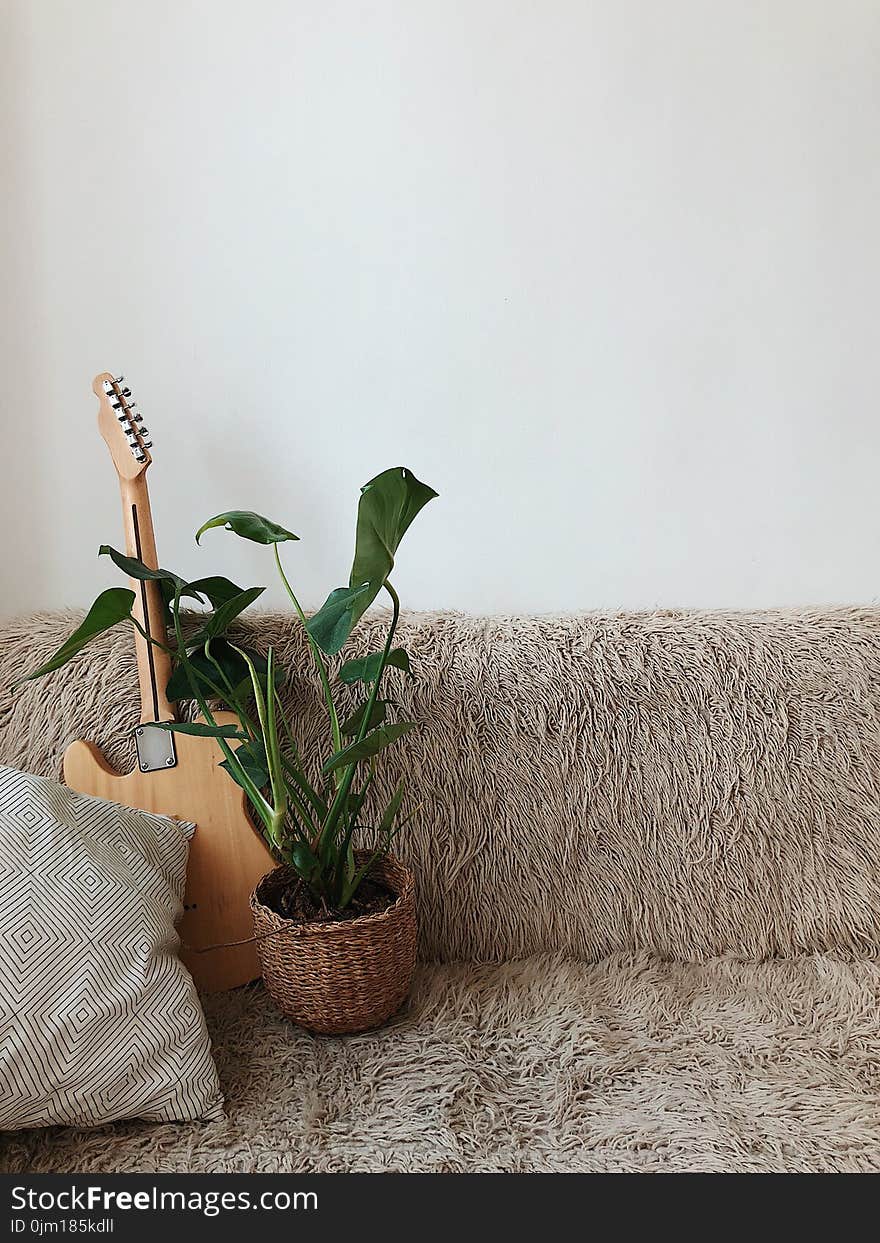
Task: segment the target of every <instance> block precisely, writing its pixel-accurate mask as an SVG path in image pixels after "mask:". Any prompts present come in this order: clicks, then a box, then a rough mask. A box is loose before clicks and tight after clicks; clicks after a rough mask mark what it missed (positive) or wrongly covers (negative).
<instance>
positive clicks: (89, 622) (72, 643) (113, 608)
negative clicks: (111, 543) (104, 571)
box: [22, 587, 134, 682]
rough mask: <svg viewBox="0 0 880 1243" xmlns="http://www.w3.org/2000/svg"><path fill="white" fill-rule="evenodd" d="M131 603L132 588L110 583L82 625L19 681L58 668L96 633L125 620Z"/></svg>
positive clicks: (132, 596)
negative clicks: (115, 585) (111, 585)
mask: <svg viewBox="0 0 880 1243" xmlns="http://www.w3.org/2000/svg"><path fill="white" fill-rule="evenodd" d="M133 604H134V592H133V591H129V590H128V588H127V587H110V588H108V589H107V591H102V592H101V594H100V595H99V596H98V598H97V600H96V601H95V603H94V604H93V605H92V607H91V608H90V609H89V611H88V613H87V614H86V616H85V620H84V621H83V623H82V625H81V626H78V627H77V628H76V630H74V632H73V634H72V635H71V636H70V638H68V639H65V641H64V642H63V643H62V644H61V646H60V647H59V649H58V651H57V652H55V654H54V655H53V656H51V657H50V658H49V659H48V660H47V661H46V663H45V664H43V665H40V667H39V669H35V670H34V671H33V673H29V674H27V675H26V676H25V677H24V678H22V681H23V682H29V681H30V680H31V679H32V678H41V677H43V675H44V674H46V673H51V672H52V671H53V669H60V668H61V666H62V665H66V664H67V662H68V661H69V660H70V658H71V657H72V656H75V655H76V654H77V652H81V651H82V649H83V648H84V647H85V646H86V644H87V643H89V642H91V640H92V639H94V638H95V637H96V636H97V635H99V634H103V633H104V632H105V631H106V630H110V629H111V628H112V627H113V626H116V625H118V624H119V622H121V621H126V620H128V618H130V617H131V608H132V605H133Z"/></svg>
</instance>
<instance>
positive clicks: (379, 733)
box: [24, 467, 437, 911]
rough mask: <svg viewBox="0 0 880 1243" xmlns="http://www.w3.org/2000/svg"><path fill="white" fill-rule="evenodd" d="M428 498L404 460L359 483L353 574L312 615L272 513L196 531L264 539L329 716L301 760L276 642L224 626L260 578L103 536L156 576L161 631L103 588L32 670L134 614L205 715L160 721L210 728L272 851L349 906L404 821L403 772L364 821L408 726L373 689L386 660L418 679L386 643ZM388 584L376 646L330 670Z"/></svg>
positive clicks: (229, 518) (124, 566) (130, 597)
mask: <svg viewBox="0 0 880 1243" xmlns="http://www.w3.org/2000/svg"><path fill="white" fill-rule="evenodd" d="M436 495H437V493H436V492H435V491H434V490H433V488H430V487H428V486H427V484H424V483H421V482H420V481H419V480H418V479H416V477H415V476H414V475H413V474H412V472H411V471H409V470H407V469H406V468H405V467H393V468H392V469H391V470H386V471H383V472H382V474H380V475H377V476H376V477H375V479H371V480H370V482H369V483H368V484H366V485H365V486H364V487H363V488H362V489H361V497H360V502H359V505H358V516H357V530H356V536H355V551H354V559H353V561H352V567H351V574H350V576H349V581H348V584H347V586H343V587H337V588H336V589H334V590H333V591H331V592H330V594H329V595H328V597H327V599H326V601H325V602H324V604H323V605H322V607H321V608H320V609H319V610H318V612H317V613H315V614H314V615H313V616H312V617H311V618H308V617H307V616H306V614H305V613H304V611H303V609H302V608H301V606H300V603H299V600H298V599H297V596H296V594H295V592H294V590H293V587H292V586H291V583H290V580H289V579H288V576H287V574H286V572H285V569H284V566H283V564H282V561H281V554H280V552H279V547H280V545H281V544H283V543H287V542H290V541H293V540H297V539H298V536H296V535H294V534H293V533H292V532H291V531H289V530H287V528H286V527H283V526H280V525H279V524H278V523H276V522H272V521H270V520H269V519H268V518H264V517H261V516H260V515H259V514H255V513H251V512H247V511H242V510H229V511H227V512H226V513H222V514H218V515H217V517H215V518H211V519H209V520H208V521H207V522H205V523H203V524H202V525H201V527H200V528H199V530H198V532H197V535H196V542H197V543H199V542H200V540H201V537H202V536H203V535H204V534H205V532H206V531H210V530H213V529H215V528H223V529H225V530H227V531H232V532H234V533H235V534H236V535H238V536H239V537H241V538H242V539H247V540H251V541H252V542H254V543H257V544H263V545H271V547H272V552H273V556H274V561H275V566H276V569H277V572H278V574H279V576H280V579H281V583H282V585H283V587H284V590H285V591H286V593H287V595H288V598H289V599H290V602H291V604H292V606H293V609H294V612H295V614H296V618H297V623H298V624H299V625H301V626H302V627H303V628H304V631H305V635H306V638H307V641H308V646H309V651H310V655H311V659H312V661H313V662H314V665H315V668H316V670H317V673H318V678H319V681H320V684H321V692H322V698H323V704H324V709H325V712H326V717H327V744H326V745H327V750H326V752H325V753H323V754H319V755H316V756H311V757H308V759H306V758H305V757H303V756H302V755H301V754H300V750H299V748H298V746H297V743H296V741H295V739H294V735H293V732H292V729H291V724H290V721H289V718H288V716H287V714H286V712H285V709H284V705H283V702H282V697H281V694H280V690H281V687H282V685H283V680H284V673H283V670H282V669H281V668H280V666H279V664H278V661H277V659H276V654H275V650H274V648H273V647H272V646H269V647H268V649H267V650H266V652H265V653H258V652H255V651H253V650H251V649H250V648H248V647H246V646H245V645H244V644H242V643H239V642H236V641H235V639H234V638H232V637H230V634H229V628H230V626H231V625H232V624H233V623H234V622H235V621H236V620H237V619H238V618H239V617H240V616H241V614H242V613H243V612H244V610H245V609H247V608H248V607H249V606H250V605H251V604H252V603H253V602H254V600H256V599H257V598H258V596H259V595H260V594H261V593H262V591H263V590H264V589H263V588H262V587H251V588H248V589H246V590H244V589H242V588H241V587H238V586H236V584H235V583H232V582H230V580H229V579H227V578H223V577H219V576H214V577H209V578H200V579H195V580H193V581H189V582H188V581H186V580H185V579H183V578H182V577H180V576H179V575H177V574H174V573H172V572H171V571H170V570H153V569H150V568H149V567H148V566H146V565H144V564H143V563H142V562H140V561H138V560H136V559H135V558H132V557H127V556H124V555H123V554H122V553H119V552H117V551H116V550H115V549H113V548H110V547H109V546H108V545H102V547H101V549H100V553H101V554H102V555H105V556H109V557H110V558H111V560H112V561H113V562H114V563H115V564H116V566H117V567H118V568H119V569H120V570H122V571H123V572H124V573H125V574H126V575H128V576H129V577H132V578H135V579H139V580H153V581H155V582H157V583H158V586H159V589H160V591H161V593H162V598H163V600H164V603H165V607H166V614H167V621H168V636H167V639H166V642H165V643H158V641H157V640H156V639H155V638H150V636H149V635H147V634H146V632H145V631H144V630H143V628H142V627H141V626H140V624H139V622H138V621H137V619H136V618H135V617H134V616H133V614H132V606H133V603H134V594H133V593H132V592H130V591H126V590H124V589H122V588H111V589H110V590H109V591H105V592H103V593H102V594H101V595H100V596H99V597H98V599H97V600H96V601H95V603H94V604H93V605H92V607H91V609H90V610H89V613H88V615H87V617H86V619H85V621H84V622H83V623H82V625H81V626H80V627H79V628H78V629H77V630H76V631H74V633H73V634H72V635H71V636H70V637H69V638H68V639H67V640H66V642H65V643H63V644H62V646H61V647H60V648H59V649H58V651H57V652H56V653H55V654H54V655H53V656H52V657H51V658H50V659H49V660H48V661H47V662H46V663H45V664H43V665H41V666H40V668H38V669H35V670H34V671H33V672H32V673H30V674H28V675H27V679H30V678H37V677H42V676H43V675H44V674H47V673H50V672H51V671H52V670H55V669H58V668H60V667H61V666H62V665H64V664H66V663H67V661H68V660H70V659H71V658H72V657H73V656H74V655H76V654H77V653H78V652H80V651H81V650H82V649H83V648H84V647H85V646H86V645H87V644H88V643H89V642H90V641H91V640H92V639H93V638H95V637H96V636H97V635H99V634H103V633H104V632H105V631H106V630H109V629H110V628H111V627H112V626H115V625H117V624H119V623H120V622H131V623H132V624H133V625H134V626H135V627H136V628H137V629H138V630H139V631H140V633H141V635H142V636H143V637H144V638H145V639H146V640H147V642H151V643H155V644H157V646H160V647H163V648H164V649H165V650H166V651H168V652H169V654H170V656H171V658H172V675H171V678H170V680H169V683H168V687H167V693H168V697H169V699H173V700H195V701H196V703H197V704H198V706H199V709H200V712H201V721H199V722H196V723H189V722H174V721H168V722H163V723H161V728H163V729H168V730H173V731H177V732H180V733H189V734H197V735H199V736H202V737H212V738H215V739H216V740H217V743H218V746H219V747H220V749H221V751H222V752H223V757H224V758H223V762H222V764H221V765H220V766H221V767H222V768H223V769H224V770H225V772H226V773H227V774H228V775H229V777H230V778H231V779H232V780H233V781H235V782H236V784H237V785H239V786H241V788H242V789H243V790H244V791H245V792H246V794H247V796H248V799H249V800H250V803H251V806H252V807H253V810H254V815H255V817H256V820H257V822H258V824H259V826H260V828H261V830H262V832H263V834H264V836H265V838H266V840H267V841H268V843H269V845H270V847H271V849H272V851H273V853H274V855H275V856H276V858H277V859H278V860H279V861H280V862H282V863H285V864H288V865H289V866H290V867H291V868H292V869H293V871H294V872H295V873H296V875H297V876H298V877H299V878H300V880H301V881H302V883H303V884H304V885H306V886H307V888H308V889H309V891H310V893H311V895H312V897H313V898H314V900H315V901H316V902H317V903H318V904H319V906H320V907H322V908H326V909H335V910H337V911H341V910H344V909H345V907H346V906H348V904H349V903H350V902H351V899H352V898H353V896H354V895H355V893H356V892H357V889H358V887H359V885H360V884H361V882H362V881H363V880H364V879H365V878H366V877H367V876H368V875H369V872H370V868H371V867H372V865H373V863H374V862H375V861H376V860H377V859H378V858H379V857H380V856H381V855H382V854H384V853H385V852H386V851H387V850H388V849H389V846H390V843H391V841H392V840H393V838H394V837H395V835H396V834H397V833H398V832H399V830H400V829H401V828H402V826H403V824H405V823H406V820H407V819H409V816H406V817H402V816H401V811H402V807H403V796H404V785H403V782H401V783H400V784H399V785H398V786H397V788H396V789H395V791H394V794H393V795H392V797H391V799H390V800H389V802H388V804H387V806H385V807H384V809H380V811H379V812H378V814H377V816H376V819H375V821H374V823H373V825H372V826H368V825H364V824H363V823H362V813H363V809H364V806H365V803H366V800H367V796H368V794H369V791H370V788H371V786H372V784H373V780H374V776H375V772H376V762H377V758H378V757H379V756H380V754H381V753H382V752H383V751H384V750H385V749H386V748H387V747H389V746H391V745H393V744H394V743H395V742H396V741H397V740H398V739H399V738H401V737H403V736H404V735H405V734H406V733H408V732H409V731H410V730H411V729H413V728H414V724H413V722H411V721H401V720H391V721H389V719H388V716H389V711H393V710H394V702H393V700H391V699H389V698H384V697H383V696H382V695H381V689H382V683H383V679H384V677H385V675H386V673H387V672H388V671H389V670H395V671H397V676H407V677H413V672H412V668H411V665H410V659H409V656H408V654H407V652H406V651H405V650H404V649H403V648H401V647H397V648H395V647H394V646H393V644H394V635H395V632H396V630H397V626H398V621H399V618H400V601H399V599H398V596H397V592H396V591H395V590H394V587H393V586H392V584H391V581H390V574H391V572H392V570H393V569H394V557H395V555H396V553H397V550H398V547H399V545H400V542H401V540H402V539H403V536H404V535H405V533H406V531H407V530H408V528H409V526H410V525H411V523H412V522H413V520H414V519H415V517H416V516H417V515H418V513H419V512H420V511H421V510H422V509H423V508H424V506H425V505H426V504H427V503H428V501H430V500H432V499H433V498H434V497H435V496H436ZM382 591H384V592H385V593H386V594H387V595H388V597H389V599H390V601H391V618H390V621H389V623H388V630H387V633H386V636H385V642H384V644H383V645H382V647H381V649H380V650H378V651H375V652H370V653H368V654H367V655H366V656H364V657H359V658H357V659H354V660H349V661H342V662H341V663H340V664H339V665H338V668H335V670H334V667H333V662H334V660H335V658H336V657H337V656H338V655H339V653H340V652H341V650H342V648H343V647H344V646H345V644H346V643H347V642H348V639H349V637H350V636H351V633H352V631H353V630H354V628H355V626H356V625H357V623H358V622H359V621H360V619H361V617H362V616H363V614H364V612H365V611H366V610H367V609H368V608H369V606H370V605H371V604H372V603H373V601H374V600H375V599H376V598H377V596H378V595H379V594H380V592H382ZM184 601H186V602H187V608H188V609H189V608H190V607H191V605H192V604H193V603H195V604H196V605H200V606H203V609H202V610H201V611H199V612H197V614H196V623H195V628H193V622H192V617H191V615H190V614H189V613H185V612H184V610H183V602H184ZM27 679H24V680H27ZM358 687H360V689H361V697H360V699H359V701H358V702H357V704H356V706H354V707H353V708H352V707H349V708H348V709H347V711H346V712H345V713H342V712H341V710H340V706H339V704H338V703H337V697H338V696H339V695H341V694H344V695H347V696H348V697H349V701H350V697H351V694H352V690H357V688H358ZM218 708H223V709H224V710H225V709H227V708H228V709H231V710H232V711H233V712H234V713H235V715H236V717H237V718H238V724H237V725H228V724H226V725H221V724H218V723H217V721H216V718H215V715H214V713H215V712H216V711H217V710H218ZM410 814H412V813H410ZM370 828H372V835H371V837H370V841H371V850H370V854H369V856H368V858H367V861H366V863H362V864H361V866H360V867H357V866H356V863H355V858H356V856H355V849H354V843H355V840H357V841H358V842H359V843H360V842H361V840H362V839H361V836H360V835H361V834H362V833H363V832H365V831H366V832H368V833H369V830H370Z"/></svg>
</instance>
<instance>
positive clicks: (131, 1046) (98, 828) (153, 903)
mask: <svg viewBox="0 0 880 1243" xmlns="http://www.w3.org/2000/svg"><path fill="white" fill-rule="evenodd" d="M193 832H194V827H193V825H191V824H181V823H180V822H178V821H175V820H171V819H169V818H168V817H166V816H157V815H153V814H152V813H151V812H145V811H136V810H133V809H132V808H128V807H120V806H118V805H117V804H116V803H108V802H105V801H104V800H103V799H98V798H91V797H89V796H87V795H84V794H76V793H74V792H73V791H72V790H68V789H67V787H66V786H62V785H59V783H58V782H57V781H50V780H48V779H47V778H45V777H34V776H31V775H29V774H28V773H21V772H17V771H16V770H15V769H12V768H4V767H3V766H0V1130H19V1129H21V1128H23V1127H35V1126H53V1125H56V1124H66V1125H71V1126H100V1125H101V1124H102V1123H105V1122H113V1121H115V1120H117V1119H120V1118H146V1119H150V1120H153V1121H160V1122H172V1121H190V1120H192V1119H195V1118H206V1119H218V1118H222V1117H223V1100H222V1096H221V1094H220V1085H219V1083H218V1080H217V1070H216V1067H215V1065H214V1059H213V1057H212V1055H211V1043H210V1040H209V1038H208V1032H207V1028H206V1026H205V1016H204V1014H203V1013H202V1007H201V1003H200V1001H199V997H198V993H197V992H196V988H195V985H194V984H193V981H192V977H191V975H190V974H189V972H188V971H187V970H186V968H185V967H184V965H183V963H182V962H181V961H180V959H179V958H178V956H177V950H178V948H179V946H180V941H179V939H178V937H177V932H176V930H175V923H176V921H177V920H178V919H179V918H180V915H181V913H182V909H183V906H182V900H183V887H184V881H185V879H186V861H187V854H188V851H189V839H190V837H191V836H192V834H193Z"/></svg>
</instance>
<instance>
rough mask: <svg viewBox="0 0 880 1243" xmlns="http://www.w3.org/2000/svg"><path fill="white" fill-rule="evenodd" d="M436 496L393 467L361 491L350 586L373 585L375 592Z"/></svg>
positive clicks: (376, 592) (404, 470) (411, 474)
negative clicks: (419, 516)
mask: <svg viewBox="0 0 880 1243" xmlns="http://www.w3.org/2000/svg"><path fill="white" fill-rule="evenodd" d="M436 495H437V493H436V492H435V491H434V489H433V488H431V487H429V486H428V485H427V484H426V483H421V482H420V480H418V479H416V477H415V475H414V474H413V473H412V471H411V470H407V468H406V467H405V466H393V467H392V468H391V470H384V471H383V472H382V474H381V475H377V476H376V477H375V479H371V480H370V482H369V483H367V484H364V486H363V488H361V499H360V503H359V504H358V518H357V536H356V539H355V549H354V561H353V562H352V567H351V577H350V579H349V585H350V586H354V585H355V584H357V583H372V584H373V585H374V586H375V589H376V590H375V593H374V594H376V595H377V594H378V592H379V588H380V587H381V586H382V584H383V583H384V582H385V579H386V578H387V577H388V575H389V574H390V573H391V571H392V570H393V568H394V554H395V553H396V552H397V549H398V546H399V544H400V541H401V540H402V539H403V537H404V535H405V534H406V532H407V530H408V529H409V526H410V524H411V523H412V521H413V519H414V518H415V517H416V515H417V514H418V513H419V511H420V510H422V509H424V507H425V506H426V505H427V503H428V501H431V500H433V499H434V497H435V496H436Z"/></svg>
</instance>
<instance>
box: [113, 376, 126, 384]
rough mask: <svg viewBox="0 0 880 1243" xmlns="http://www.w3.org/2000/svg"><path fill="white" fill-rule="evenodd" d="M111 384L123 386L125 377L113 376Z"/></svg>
mask: <svg viewBox="0 0 880 1243" xmlns="http://www.w3.org/2000/svg"><path fill="white" fill-rule="evenodd" d="M113 383H114V384H124V383H125V376H124V375H118V376H115V377H114V379H113Z"/></svg>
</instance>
